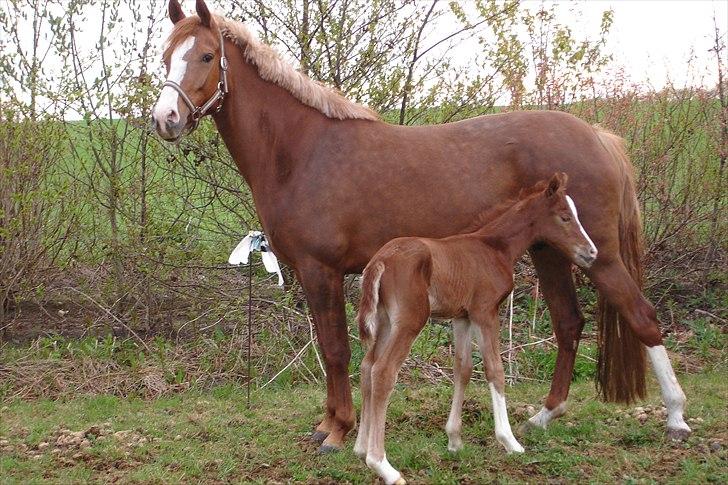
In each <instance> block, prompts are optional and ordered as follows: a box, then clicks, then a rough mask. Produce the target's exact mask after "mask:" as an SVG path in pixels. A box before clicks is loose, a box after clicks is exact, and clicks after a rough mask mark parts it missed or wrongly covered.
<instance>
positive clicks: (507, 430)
mask: <svg viewBox="0 0 728 485" xmlns="http://www.w3.org/2000/svg"><path fill="white" fill-rule="evenodd" d="M488 386H489V387H490V397H491V399H492V400H493V418H494V421H495V437H496V439H497V440H498V441H499V442H500V443H501V444H502V445H503V446H505V448H506V451H508V453H513V452H516V453H523V452H524V451H525V450H524V449H523V446H521V444H520V443H519V442H518V441H517V440H516V438H515V436H513V431H512V430H511V423H509V422H508V408H507V407H506V397H505V396H504V395H503V394H501V393H500V392H498V390H497V389H496V388H495V385H493V383H492V382H490V383H488Z"/></svg>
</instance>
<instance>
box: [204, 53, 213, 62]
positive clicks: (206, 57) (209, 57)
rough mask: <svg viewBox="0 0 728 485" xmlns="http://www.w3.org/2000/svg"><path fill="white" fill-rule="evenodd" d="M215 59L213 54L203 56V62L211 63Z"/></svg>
mask: <svg viewBox="0 0 728 485" xmlns="http://www.w3.org/2000/svg"><path fill="white" fill-rule="evenodd" d="M214 57H215V56H213V55H212V54H205V55H204V56H202V62H210V61H212V59H213V58H214Z"/></svg>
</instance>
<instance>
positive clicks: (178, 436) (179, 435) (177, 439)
mask: <svg viewBox="0 0 728 485" xmlns="http://www.w3.org/2000/svg"><path fill="white" fill-rule="evenodd" d="M181 439H182V435H181V434H178V435H177V436H175V437H174V440H175V441H179V440H181Z"/></svg>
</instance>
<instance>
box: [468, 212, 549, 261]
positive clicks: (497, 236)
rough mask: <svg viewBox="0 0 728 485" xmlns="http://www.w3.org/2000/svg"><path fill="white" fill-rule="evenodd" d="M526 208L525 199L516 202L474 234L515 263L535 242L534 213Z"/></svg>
mask: <svg viewBox="0 0 728 485" xmlns="http://www.w3.org/2000/svg"><path fill="white" fill-rule="evenodd" d="M527 209H528V208H527V201H521V202H517V203H516V204H515V205H514V206H513V207H511V208H510V209H508V210H507V211H506V212H504V213H503V214H501V215H500V216H498V217H497V218H495V219H494V220H492V221H490V222H488V223H486V224H485V225H484V226H483V227H481V228H480V229H478V230H477V231H476V232H475V233H474V234H475V235H476V236H477V237H478V238H479V239H480V240H481V241H483V242H484V243H486V244H488V245H489V246H491V247H493V248H494V249H496V250H497V251H499V252H500V253H501V254H502V255H503V256H504V258H505V259H506V260H508V261H509V262H510V263H511V264H515V263H516V261H518V259H519V258H520V257H521V256H523V254H524V253H525V252H526V251H527V250H528V248H529V247H531V246H532V245H533V244H534V243H535V242H536V236H537V234H536V230H535V226H536V215H535V214H534V212H533V211H529V210H527Z"/></svg>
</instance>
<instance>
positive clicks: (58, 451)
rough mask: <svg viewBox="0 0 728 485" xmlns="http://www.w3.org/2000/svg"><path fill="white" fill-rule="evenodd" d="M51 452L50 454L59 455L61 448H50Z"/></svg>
mask: <svg viewBox="0 0 728 485" xmlns="http://www.w3.org/2000/svg"><path fill="white" fill-rule="evenodd" d="M51 454H52V455H60V454H61V450H60V448H53V449H52V450H51Z"/></svg>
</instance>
